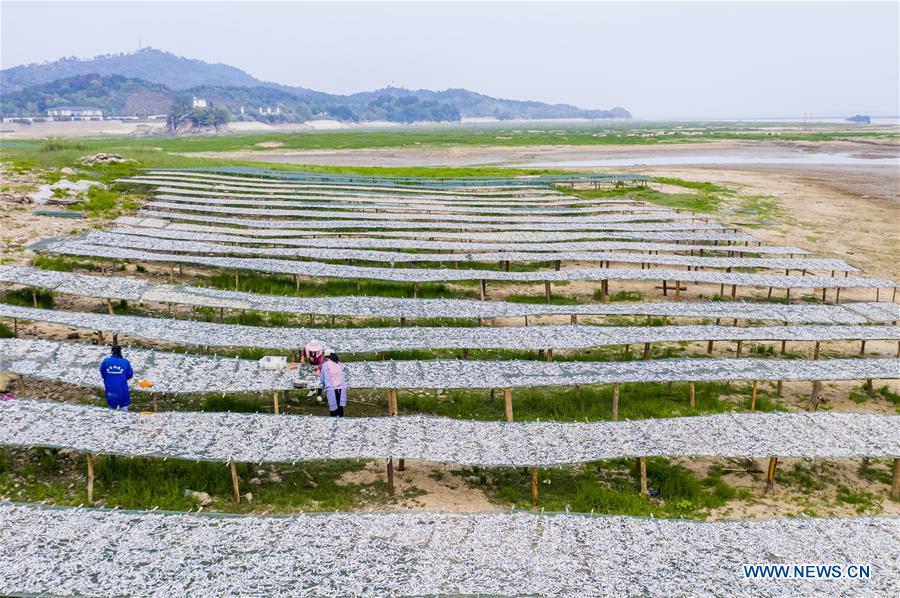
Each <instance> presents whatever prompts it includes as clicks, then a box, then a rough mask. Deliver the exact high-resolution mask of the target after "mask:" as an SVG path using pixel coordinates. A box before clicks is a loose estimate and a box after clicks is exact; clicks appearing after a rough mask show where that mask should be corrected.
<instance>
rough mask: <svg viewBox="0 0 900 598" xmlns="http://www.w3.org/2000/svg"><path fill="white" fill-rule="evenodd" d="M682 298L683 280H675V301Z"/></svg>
mask: <svg viewBox="0 0 900 598" xmlns="http://www.w3.org/2000/svg"><path fill="white" fill-rule="evenodd" d="M680 300H681V281H678V280H676V281H675V302H676V303H678V302H679V301H680Z"/></svg>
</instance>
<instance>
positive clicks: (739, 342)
mask: <svg viewBox="0 0 900 598" xmlns="http://www.w3.org/2000/svg"><path fill="white" fill-rule="evenodd" d="M743 345H744V341H738V342H737V352H736V353H735V357H736V358H737V359H740V358H741V347H742V346H743Z"/></svg>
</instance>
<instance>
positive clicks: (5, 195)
mask: <svg viewBox="0 0 900 598" xmlns="http://www.w3.org/2000/svg"><path fill="white" fill-rule="evenodd" d="M0 201H5V202H7V203H18V204H30V203H32V201H31V198H30V197H28V196H27V195H18V194H16V193H11V192H9V191H2V192H0Z"/></svg>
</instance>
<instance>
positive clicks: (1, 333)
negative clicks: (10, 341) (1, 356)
mask: <svg viewBox="0 0 900 598" xmlns="http://www.w3.org/2000/svg"><path fill="white" fill-rule="evenodd" d="M12 337H13V329H12V327H10V326H7V325H6V324H5V323H3V322H0V338H12Z"/></svg>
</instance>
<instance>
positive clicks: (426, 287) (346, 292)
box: [203, 272, 478, 299]
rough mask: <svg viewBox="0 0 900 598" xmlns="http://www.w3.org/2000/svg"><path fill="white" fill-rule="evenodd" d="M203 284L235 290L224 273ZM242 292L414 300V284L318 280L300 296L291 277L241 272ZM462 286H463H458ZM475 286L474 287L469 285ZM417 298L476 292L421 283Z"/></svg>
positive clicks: (307, 283)
mask: <svg viewBox="0 0 900 598" xmlns="http://www.w3.org/2000/svg"><path fill="white" fill-rule="evenodd" d="M203 282H204V283H205V284H207V285H208V286H211V287H214V288H217V289H227V290H231V291H233V290H235V286H234V274H233V273H226V272H221V273H217V274H213V275H211V276H208V277H205V278H204V279H203ZM238 283H239V290H241V291H248V292H252V293H261V294H265V295H293V296H296V297H327V296H338V297H341V296H351V295H357V296H358V295H373V296H379V297H412V296H413V289H414V285H413V283H411V282H410V283H407V282H391V281H376V280H358V281H357V280H344V279H324V278H323V279H317V280H316V281H315V282H311V281H309V280H304V281H301V283H300V290H299V292H298V291H296V290H295V287H294V280H293V278H291V277H289V276H278V275H266V274H251V273H246V272H241V273H240V275H239V276H238ZM475 284H477V283H475ZM457 286H462V285H457ZM469 286H472V285H469ZM418 297H419V298H424V299H438V298H453V299H474V298H477V297H478V293H477V291H462V290H458V289H455V288H453V289H451V288H450V287H448V286H447V285H445V284H441V283H430V282H429V283H420V284H419V291H418Z"/></svg>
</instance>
